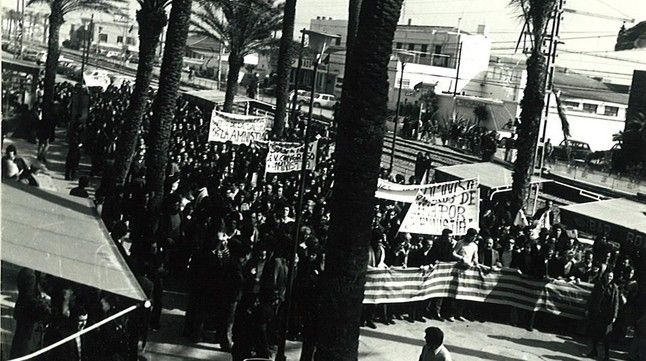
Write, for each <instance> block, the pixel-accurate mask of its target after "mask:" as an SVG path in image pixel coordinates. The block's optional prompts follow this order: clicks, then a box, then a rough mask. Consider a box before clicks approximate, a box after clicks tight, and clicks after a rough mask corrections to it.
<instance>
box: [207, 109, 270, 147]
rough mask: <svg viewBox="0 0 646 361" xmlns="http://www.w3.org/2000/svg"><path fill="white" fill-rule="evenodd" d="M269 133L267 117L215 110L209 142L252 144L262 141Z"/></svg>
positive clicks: (212, 116)
mask: <svg viewBox="0 0 646 361" xmlns="http://www.w3.org/2000/svg"><path fill="white" fill-rule="evenodd" d="M266 132H267V117H265V116H256V115H240V114H232V113H224V112H220V111H217V110H213V114H212V115H211V124H210V126H209V142H223V143H224V142H228V141H230V142H231V143H232V144H250V143H251V142H253V141H261V140H263V139H264V138H265V133H266Z"/></svg>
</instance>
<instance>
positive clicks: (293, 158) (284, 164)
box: [265, 140, 318, 173]
mask: <svg viewBox="0 0 646 361" xmlns="http://www.w3.org/2000/svg"><path fill="white" fill-rule="evenodd" d="M268 147H269V151H268V152H267V158H266V162H265V172H266V173H288V172H294V171H300V170H301V168H302V160H303V149H304V146H303V145H302V144H298V143H285V142H268ZM317 150H318V140H315V141H314V142H312V143H309V144H308V145H307V163H306V165H305V169H307V170H314V168H315V167H316V157H317Z"/></svg>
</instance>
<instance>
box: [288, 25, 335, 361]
mask: <svg viewBox="0 0 646 361" xmlns="http://www.w3.org/2000/svg"><path fill="white" fill-rule="evenodd" d="M305 35H307V36H308V38H309V44H308V45H309V48H310V49H311V50H313V51H314V53H315V54H316V55H315V57H314V62H313V68H314V72H313V75H312V90H311V91H310V109H309V111H308V113H307V122H306V123H305V132H304V137H303V157H302V159H301V175H300V185H299V187H298V204H297V206H298V207H297V208H296V229H295V230H294V239H293V240H292V241H293V249H292V253H291V254H290V263H289V272H288V273H287V290H286V291H287V292H286V296H285V297H286V301H287V308H283V310H284V311H283V315H282V316H283V317H282V319H281V323H282V325H281V328H280V339H279V343H278V351H277V352H276V361H285V360H286V358H285V343H286V335H287V325H288V324H289V315H290V314H291V311H292V292H293V286H294V285H293V278H294V270H295V268H296V253H297V252H298V238H299V236H300V229H301V221H302V214H301V213H302V209H303V196H304V193H305V176H306V175H307V169H306V167H307V156H308V151H307V148H308V146H309V135H310V123H311V122H312V108H313V105H314V90H315V87H316V72H317V71H318V66H319V63H320V61H321V58H322V56H323V53H324V52H325V50H326V48H327V47H328V45H329V44H330V43H331V42H332V41H334V40H336V39H339V38H340V36H339V35H331V34H325V33H319V32H317V31H312V30H306V29H303V30H301V53H300V55H299V57H298V67H297V69H296V77H295V86H294V96H293V98H292V114H291V115H290V116H291V117H292V119H295V118H296V98H297V97H298V82H299V80H300V79H299V74H300V70H301V67H302V65H303V52H302V49H303V45H304V44H305Z"/></svg>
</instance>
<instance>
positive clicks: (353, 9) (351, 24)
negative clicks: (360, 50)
mask: <svg viewBox="0 0 646 361" xmlns="http://www.w3.org/2000/svg"><path fill="white" fill-rule="evenodd" d="M360 12H361V0H350V1H349V2H348V31H347V35H346V39H345V49H346V58H347V59H350V58H349V57H350V53H351V52H352V49H353V47H354V42H355V40H356V39H357V29H358V28H359V14H360ZM343 76H345V74H344V75H343Z"/></svg>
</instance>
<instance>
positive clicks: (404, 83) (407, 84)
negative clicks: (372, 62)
mask: <svg viewBox="0 0 646 361" xmlns="http://www.w3.org/2000/svg"><path fill="white" fill-rule="evenodd" d="M399 84H400V83H399V80H398V81H397V86H396V87H397V88H399ZM401 85H402V86H401V87H402V89H408V88H410V79H401Z"/></svg>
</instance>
